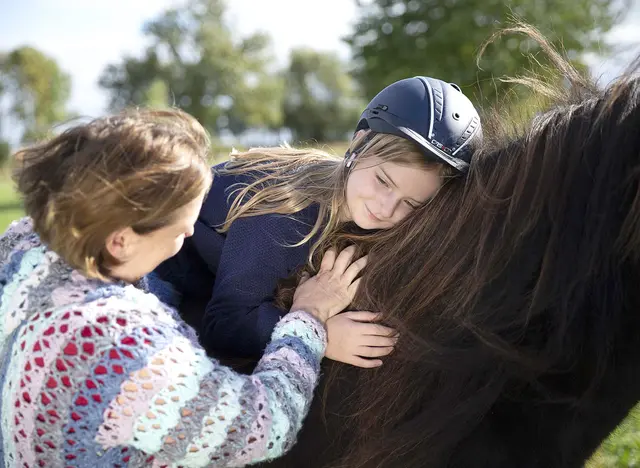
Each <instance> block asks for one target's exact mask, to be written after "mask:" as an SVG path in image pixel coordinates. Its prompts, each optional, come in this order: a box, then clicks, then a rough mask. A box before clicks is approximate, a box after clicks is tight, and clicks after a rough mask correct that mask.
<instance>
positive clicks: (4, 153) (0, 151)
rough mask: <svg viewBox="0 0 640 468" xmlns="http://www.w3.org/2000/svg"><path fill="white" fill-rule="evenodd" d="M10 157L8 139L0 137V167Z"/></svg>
mask: <svg viewBox="0 0 640 468" xmlns="http://www.w3.org/2000/svg"><path fill="white" fill-rule="evenodd" d="M10 157H11V145H9V142H8V141H5V140H2V139H0V168H2V167H4V166H5V165H6V164H7V162H8V161H9V158H10Z"/></svg>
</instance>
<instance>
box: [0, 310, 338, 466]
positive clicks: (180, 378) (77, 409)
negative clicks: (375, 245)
mask: <svg viewBox="0 0 640 468" xmlns="http://www.w3.org/2000/svg"><path fill="white" fill-rule="evenodd" d="M113 306H117V307H116V308H114V307H113ZM145 315H147V314H144V313H143V314H140V313H138V311H137V310H136V309H132V308H131V304H130V303H129V304H126V303H125V302H124V301H119V300H113V299H109V300H107V301H106V302H103V303H98V304H97V307H81V308H77V309H74V310H73V311H69V312H66V313H60V314H58V313H56V314H54V315H52V316H48V317H45V316H43V315H42V314H41V315H40V316H39V317H37V318H36V319H35V320H34V321H32V325H33V326H34V330H33V332H32V333H31V335H27V338H26V340H25V342H24V343H25V345H24V346H25V347H24V349H25V350H26V349H34V348H35V349H37V351H36V352H33V353H30V354H29V353H20V354H18V355H16V356H17V357H16V358H14V359H19V360H20V361H21V362H19V363H18V362H17V361H15V362H13V363H12V364H15V365H12V368H14V369H16V370H18V369H25V370H26V369H29V371H30V373H31V374H32V375H31V377H25V379H29V380H28V381H27V380H20V379H18V380H16V383H17V382H18V381H22V382H24V383H26V385H21V386H18V385H16V387H15V388H14V389H13V390H11V392H10V394H9V400H8V402H7V404H6V405H4V408H5V410H7V411H8V409H9V408H12V412H6V411H5V413H3V424H5V423H8V421H9V420H11V421H12V423H11V424H12V425H14V424H17V425H18V426H17V428H16V431H20V436H18V437H16V439H15V442H14V440H13V439H12V440H11V441H10V443H9V444H8V445H7V444H5V445H6V447H5V448H8V449H9V453H12V454H14V453H15V454H16V455H17V458H19V459H20V460H23V461H25V460H26V462H28V464H29V466H38V463H39V461H40V460H41V461H43V462H46V463H47V465H48V464H49V463H53V464H54V465H56V466H58V465H57V464H58V463H59V464H61V465H65V466H78V467H80V466H97V465H99V466H118V465H120V466H158V467H160V466H165V465H167V466H182V467H185V468H188V467H204V466H207V467H231V466H245V465H247V464H251V463H255V462H258V461H262V460H268V459H272V458H275V457H278V456H280V455H282V454H283V453H285V452H286V451H287V450H289V449H290V448H291V447H292V445H293V444H294V442H295V438H296V435H297V433H298V431H299V430H300V427H301V425H302V422H303V419H304V417H305V416H306V413H307V411H308V409H309V406H310V402H311V399H312V396H313V391H314V388H315V386H316V384H317V380H318V376H319V371H320V370H319V369H320V360H321V358H322V356H323V354H324V350H325V346H326V333H325V330H324V327H323V326H322V325H321V324H320V323H319V322H317V321H316V320H315V319H314V318H313V317H311V316H310V315H308V314H307V313H305V312H300V311H299V312H293V313H290V314H288V315H287V317H285V318H284V319H283V320H281V321H280V322H279V323H278V324H277V326H276V327H275V330H274V332H273V335H272V340H271V342H270V344H269V345H268V346H267V349H266V352H265V354H264V356H263V357H262V359H261V360H260V362H259V363H258V365H257V367H256V369H255V371H254V373H253V374H252V375H242V374H238V373H235V372H234V371H232V370H231V369H229V368H226V367H223V366H221V365H220V364H219V363H218V362H217V361H215V360H212V359H209V358H207V356H206V354H205V352H204V350H203V349H202V348H201V347H200V346H199V345H197V343H194V342H193V341H192V340H191V339H189V338H188V337H186V336H185V335H184V333H183V330H181V327H182V326H181V325H180V326H176V322H174V321H173V320H171V319H169V318H168V317H167V315H166V314H156V315H150V316H146V317H145ZM29 337H31V338H29ZM16 344H17V345H18V343H16ZM19 346H20V347H22V345H21V344H20V345H19ZM16 366H17V367H16ZM32 369H33V370H32ZM36 370H37V371H38V372H36ZM9 388H10V389H11V388H13V387H11V385H10V386H9ZM14 400H15V405H14ZM13 408H16V409H13ZM17 411H20V413H16V412H17ZM14 415H15V422H13V420H14ZM18 415H19V417H18ZM5 420H6V421H5ZM5 427H8V426H5ZM16 433H17V432H16ZM23 433H24V436H25V439H22V434H23ZM6 442H7V443H8V441H6ZM17 458H16V459H17ZM40 466H43V465H40Z"/></svg>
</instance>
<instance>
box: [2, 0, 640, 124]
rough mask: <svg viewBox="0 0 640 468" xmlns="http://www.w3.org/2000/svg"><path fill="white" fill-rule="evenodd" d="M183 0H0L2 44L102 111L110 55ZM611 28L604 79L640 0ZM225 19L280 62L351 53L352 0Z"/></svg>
mask: <svg viewBox="0 0 640 468" xmlns="http://www.w3.org/2000/svg"><path fill="white" fill-rule="evenodd" d="M181 3H182V1H181V0H0V50H5V51H6V50H11V49H13V48H15V47H18V46H21V45H31V46H33V47H36V48H37V49H40V50H42V51H44V52H45V53H46V54H48V55H50V56H51V57H53V58H54V59H55V60H56V61H57V62H58V63H59V65H60V66H61V68H62V69H63V70H65V71H66V72H68V73H70V75H71V78H72V86H73V87H72V95H71V100H70V109H71V110H73V111H74V112H77V113H79V114H80V115H84V116H92V117H93V116H97V115H100V114H102V113H104V112H105V110H106V109H105V107H106V95H105V94H104V93H103V92H102V91H101V89H100V88H99V87H98V85H97V81H98V77H99V76H100V74H101V73H102V71H103V69H104V68H105V66H106V65H107V64H109V63H117V62H118V61H119V60H120V59H121V57H122V56H123V55H138V54H140V53H141V51H142V50H144V48H145V45H146V40H145V37H144V36H143V34H142V31H141V29H142V25H143V23H144V22H145V21H146V20H149V19H151V18H154V17H155V16H157V15H158V14H159V13H160V12H162V11H163V10H165V9H166V8H168V7H171V6H175V5H180V4H181ZM635 3H637V5H636V6H635V7H634V8H633V10H632V12H630V13H629V14H628V15H627V16H626V20H625V21H624V22H623V23H622V24H621V25H620V26H618V27H617V28H616V29H615V30H614V31H612V32H611V33H610V35H609V39H610V40H611V41H613V42H614V43H616V44H617V45H618V46H619V47H620V49H621V53H620V54H618V56H617V57H616V58H614V59H609V60H606V61H605V60H603V59H602V58H600V57H595V56H592V57H589V62H590V64H591V66H592V71H593V73H594V74H596V75H597V76H601V77H602V80H603V81H608V80H610V79H611V78H613V77H614V76H615V75H616V74H617V73H618V72H619V71H620V70H621V68H623V67H624V65H626V63H628V61H629V60H630V58H631V57H632V56H633V54H634V53H636V52H638V51H640V48H639V47H638V46H637V44H640V7H639V6H640V0H634V4H635ZM227 4H228V19H229V21H230V24H231V25H232V27H233V28H234V30H235V31H237V32H238V33H239V34H241V35H245V34H250V33H252V32H255V31H257V30H262V31H265V32H267V33H269V34H270V35H271V37H272V40H273V47H274V53H275V55H276V57H277V60H278V62H279V63H281V64H284V63H285V61H286V58H287V56H288V51H289V50H290V49H291V48H293V47H297V46H303V45H304V46H310V47H313V48H315V49H319V50H327V51H336V52H337V53H338V54H339V55H340V56H341V57H343V58H345V59H348V58H349V50H348V48H347V46H346V45H345V44H344V43H343V42H342V41H341V38H342V37H343V36H345V35H346V34H348V33H349V32H350V30H351V27H352V24H353V22H354V21H355V15H356V6H355V1H354V0H322V1H310V0H228V1H227Z"/></svg>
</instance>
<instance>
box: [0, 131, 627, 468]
mask: <svg viewBox="0 0 640 468" xmlns="http://www.w3.org/2000/svg"><path fill="white" fill-rule="evenodd" d="M301 146H304V145H301ZM317 146H318V147H319V148H321V149H323V150H325V151H327V152H332V153H336V154H342V153H344V151H345V150H346V145H345V144H344V143H330V144H324V145H317ZM227 154H228V153H224V152H222V151H221V152H219V153H218V156H217V157H216V158H214V162H222V161H224V159H226V157H227V156H226V155H227ZM22 216H24V212H23V210H22V206H21V202H20V198H19V197H18V195H17V194H16V192H15V190H14V187H13V183H12V182H11V179H10V178H9V177H8V175H7V174H6V173H4V172H2V171H0V232H4V230H5V229H6V228H7V226H8V225H9V223H10V222H11V221H13V220H16V219H19V218H21V217H22ZM623 467H638V468H640V404H639V405H638V406H636V407H635V408H634V409H633V410H632V411H631V413H630V414H629V416H628V417H627V418H626V419H625V420H624V421H623V422H622V423H621V424H620V426H618V428H617V429H616V430H615V431H614V432H613V433H612V434H611V435H610V436H609V438H608V439H607V440H606V441H605V442H604V443H603V444H602V446H601V447H600V449H599V450H598V451H597V452H596V453H595V454H594V455H593V457H592V458H591V460H589V461H588V462H587V464H586V465H585V468H623Z"/></svg>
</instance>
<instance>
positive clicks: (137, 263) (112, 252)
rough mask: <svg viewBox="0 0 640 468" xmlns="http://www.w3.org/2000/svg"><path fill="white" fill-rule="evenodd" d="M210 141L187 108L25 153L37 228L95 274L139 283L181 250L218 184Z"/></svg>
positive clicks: (73, 131) (139, 116)
mask: <svg viewBox="0 0 640 468" xmlns="http://www.w3.org/2000/svg"><path fill="white" fill-rule="evenodd" d="M208 151H209V139H208V136H207V133H206V131H205V130H204V129H203V128H202V126H201V125H200V124H199V123H198V122H197V121H196V120H195V119H194V118H193V117H191V116H189V115H188V114H186V113H184V112H181V111H179V110H163V111H152V110H133V111H127V112H122V113H120V114H117V115H114V116H110V117H105V118H99V119H96V120H93V121H91V122H89V123H87V124H84V125H78V126H75V127H73V128H70V129H68V130H66V131H64V132H63V133H62V134H60V135H58V136H56V137H55V138H53V139H51V140H50V141H47V142H44V143H40V144H37V145H34V146H32V147H29V148H26V149H23V150H21V151H18V152H17V153H16V155H15V160H14V180H15V182H16V184H17V188H18V190H19V192H20V193H21V194H22V196H23V198H24V206H25V211H26V213H27V215H28V216H30V217H31V218H32V219H33V222H34V229H35V231H36V232H37V233H38V234H39V235H40V237H41V239H42V240H43V241H44V242H45V243H47V244H48V245H49V247H50V248H51V249H52V250H54V251H55V252H56V253H58V254H59V255H60V256H61V257H62V258H63V259H65V260H66V261H67V262H68V263H69V264H70V265H72V266H73V267H75V268H78V269H79V270H81V271H82V272H83V273H85V274H86V275H87V276H89V277H96V278H107V277H115V278H120V279H125V280H129V281H131V280H135V279H138V278H140V277H141V276H143V275H144V274H146V273H148V272H150V271H151V270H153V269H154V268H155V267H156V266H157V265H158V264H159V263H160V262H162V261H164V260H165V259H166V258H168V257H170V256H172V255H174V254H175V253H177V251H178V250H179V249H180V247H181V245H182V241H183V239H184V238H185V237H187V236H189V235H191V233H192V229H193V224H194V223H195V221H196V218H197V214H198V211H199V208H200V204H201V202H202V199H203V197H204V194H205V193H206V191H207V190H208V188H209V186H210V184H211V171H210V168H209V164H208V162H207V157H208Z"/></svg>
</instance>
